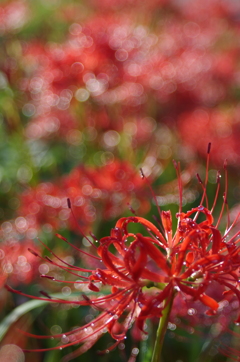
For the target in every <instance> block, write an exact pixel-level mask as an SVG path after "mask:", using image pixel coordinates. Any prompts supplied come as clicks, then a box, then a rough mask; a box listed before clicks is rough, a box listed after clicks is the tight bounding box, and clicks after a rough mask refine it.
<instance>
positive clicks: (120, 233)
mask: <svg viewBox="0 0 240 362" xmlns="http://www.w3.org/2000/svg"><path fill="white" fill-rule="evenodd" d="M175 166H176V170H177V174H178V181H179V189H180V206H179V212H178V214H177V215H176V218H177V229H176V232H175V233H173V230H172V215H171V212H170V211H160V210H159V215H160V218H161V220H160V221H159V228H157V227H156V226H155V225H154V224H153V223H151V222H150V221H148V220H147V219H145V218H142V217H138V216H132V217H123V218H120V219H119V220H118V221H117V223H116V225H115V227H114V228H113V229H112V231H111V234H110V236H107V237H103V238H102V239H100V240H99V242H98V243H99V244H98V243H96V242H94V241H93V242H92V241H91V240H90V239H88V238H87V240H88V242H89V244H90V247H91V248H92V250H95V252H96V254H97V255H94V254H88V257H89V258H94V260H95V263H96V264H97V267H95V268H94V270H91V269H84V268H81V267H77V266H73V265H70V264H68V263H66V262H64V261H63V260H61V258H59V257H58V256H57V255H56V254H55V253H54V252H52V251H51V250H50V249H49V248H47V249H48V250H49V251H50V253H51V254H52V255H53V257H54V258H53V259H50V258H49V257H46V259H47V261H48V262H49V263H50V264H53V265H55V266H58V267H60V268H61V269H63V270H66V271H68V273H69V275H72V276H76V275H77V276H78V280H77V281H74V280H71V278H70V279H68V280H65V281H63V280H58V279H56V278H55V277H53V276H51V275H45V274H44V275H42V277H43V278H47V279H50V280H55V281H57V282H63V283H66V284H67V285H71V284H74V286H75V287H76V288H77V289H80V290H81V286H84V285H85V286H87V287H88V289H89V290H91V291H93V292H96V293H100V296H99V297H96V298H89V297H87V296H86V295H84V294H83V299H82V300H77V301H73V300H69V301H65V300H61V299H56V298H51V297H50V296H49V295H48V294H46V293H44V295H45V298H38V297H33V296H29V295H27V296H28V297H30V298H36V299H43V300H50V301H51V302H56V303H67V304H72V305H74V304H77V305H85V306H86V305H88V306H91V307H92V308H93V309H95V310H97V311H99V315H98V316H97V317H96V318H95V319H93V320H91V322H89V323H87V324H85V325H84V326H82V327H79V328H76V329H74V330H72V331H70V332H67V333H63V334H58V335H55V336H54V337H55V338H61V341H62V342H61V343H60V345H58V346H56V347H53V348H49V349H43V351H46V350H50V349H62V348H65V347H68V346H71V345H75V344H79V343H81V344H82V346H81V347H79V348H78V349H77V350H76V351H75V352H73V353H71V354H70V355H69V356H67V357H66V359H65V360H66V361H68V360H69V359H71V358H75V357H76V356H78V355H80V354H82V353H83V352H85V351H86V350H87V349H89V348H90V347H91V346H92V345H93V344H94V343H95V342H96V340H98V339H99V338H100V337H101V335H102V333H104V332H105V331H106V329H107V330H108V332H109V333H110V335H111V336H112V338H113V339H114V340H115V341H116V342H115V343H114V344H113V346H112V347H111V348H108V350H111V349H112V348H114V347H115V346H116V345H118V344H119V343H123V341H124V339H125V338H126V333H127V331H128V329H129V327H130V326H131V325H132V324H133V323H135V324H136V326H137V328H138V329H139V331H141V332H142V333H146V331H145V321H146V319H148V318H152V317H158V318H160V317H161V316H162V314H163V312H164V309H165V308H167V307H170V305H171V304H172V302H173V300H174V298H175V296H176V295H178V297H179V298H181V299H182V300H183V301H184V300H188V301H189V300H192V301H199V302H201V303H202V304H203V305H204V306H205V312H206V314H207V315H209V316H211V315H216V314H217V313H218V310H219V309H220V308H219V306H220V303H222V302H223V301H224V300H234V299H237V300H238V302H240V290H239V272H240V267H239V265H240V253H239V251H240V249H239V241H240V239H239V234H240V233H239V231H237V232H235V233H234V232H233V230H234V227H235V225H236V224H237V221H238V218H239V215H237V217H236V218H235V220H234V221H233V223H232V224H231V225H230V224H227V228H226V231H225V233H224V234H223V235H221V233H220V231H219V229H218V226H219V223H220V221H221V218H222V214H223V211H224V208H225V206H226V203H227V201H226V200H227V199H226V197H227V195H226V189H225V192H224V202H223V205H222V210H221V213H220V216H219V218H218V220H217V222H216V223H214V218H213V216H212V213H213V210H214V208H215V204H216V201H217V198H218V194H219V189H220V184H219V177H218V184H217V191H216V196H215V200H214V202H213V205H212V208H211V209H210V207H209V205H208V198H207V195H206V187H207V177H208V176H206V180H205V183H202V182H201V184H202V187H203V196H202V199H201V203H200V206H198V207H196V208H193V209H192V210H190V211H187V212H183V211H182V201H181V200H182V184H181V176H180V168H179V165H178V164H175ZM207 173H208V171H207ZM147 183H148V182H147ZM226 184H227V181H226ZM154 198H155V197H154ZM155 201H156V200H155ZM203 204H206V207H205V206H203ZM68 206H69V207H70V208H71V204H70V201H69V202H68ZM200 215H203V216H204V219H203V221H199V222H198V218H200ZM133 224H137V225H138V226H140V225H141V227H142V228H143V229H142V231H141V233H140V232H137V233H136V232H134V231H131V228H133V230H134V227H132V225H133ZM57 236H58V237H59V238H60V239H63V240H64V241H66V242H67V243H69V241H68V240H67V239H65V238H64V237H63V236H61V235H59V234H57ZM69 244H70V245H72V244H71V243H69ZM74 248H75V249H77V247H76V246H74ZM77 250H78V251H79V252H80V253H85V252H84V251H83V250H81V249H77ZM30 252H31V253H32V254H33V255H35V256H37V257H39V258H41V259H44V258H42V257H41V256H40V255H39V254H38V253H37V252H36V251H34V250H32V249H30ZM79 272H80V273H82V272H84V273H87V274H88V276H86V274H84V276H82V278H81V277H79ZM81 279H82V280H81ZM218 285H219V286H220V288H221V289H223V293H222V295H221V297H220V299H219V296H218V297H213V295H214V289H216V288H218ZM107 286H108V287H109V286H110V287H111V293H110V294H108V295H105V296H104V295H103V294H102V293H101V290H104V289H105V287H107ZM8 289H9V290H10V291H14V292H16V293H18V294H20V295H26V294H24V293H22V292H20V291H16V290H13V289H12V288H11V287H8ZM83 290H84V289H83ZM238 311H239V307H238ZM238 314H239V313H238ZM235 322H236V323H240V315H238V316H237V318H236V321H235ZM28 335H29V336H32V337H37V338H43V339H44V338H52V336H35V335H32V334H28ZM36 351H40V349H37V350H36ZM228 353H229V351H228ZM232 353H233V351H232ZM232 353H231V354H232ZM235 353H236V354H237V353H239V351H235Z"/></svg>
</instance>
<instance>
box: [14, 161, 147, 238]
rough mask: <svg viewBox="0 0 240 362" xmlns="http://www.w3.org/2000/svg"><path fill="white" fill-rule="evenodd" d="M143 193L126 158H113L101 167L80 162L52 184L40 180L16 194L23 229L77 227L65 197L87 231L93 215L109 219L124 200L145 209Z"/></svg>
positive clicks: (119, 208)
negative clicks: (83, 164) (18, 197)
mask: <svg viewBox="0 0 240 362" xmlns="http://www.w3.org/2000/svg"><path fill="white" fill-rule="evenodd" d="M144 193H145V196H147V192H146V187H145V185H144V184H143V183H142V180H141V178H140V176H139V174H138V172H137V171H136V170H135V169H134V168H133V167H132V166H131V165H130V164H129V163H128V162H126V161H124V162H121V161H117V160H114V161H113V162H111V163H109V164H107V165H105V166H102V167H90V166H89V167H87V166H80V167H78V168H75V169H73V170H72V171H71V172H70V174H69V175H67V176H64V177H62V179H60V180H58V182H56V183H54V184H53V183H50V182H49V183H40V184H39V185H37V186H36V187H35V188H32V189H29V190H26V191H25V192H23V193H22V195H21V197H20V199H21V200H20V207H19V209H18V213H19V215H21V216H22V217H23V218H26V223H27V224H28V227H27V229H29V228H31V229H35V230H36V231H37V230H40V229H41V227H44V225H45V227H47V228H50V230H53V229H54V230H57V229H59V228H64V227H68V228H70V229H72V230H75V231H77V229H78V225H77V223H76V220H74V218H73V217H72V216H71V213H70V210H69V209H68V206H67V197H69V198H70V199H71V200H72V204H73V207H74V213H75V217H76V218H77V220H78V223H79V225H80V226H81V228H82V229H83V230H84V231H86V232H87V231H88V230H89V229H90V228H92V226H93V222H94V221H96V219H97V215H100V214H101V218H102V219H103V220H109V219H113V218H115V217H117V216H119V215H121V214H122V212H123V211H124V210H125V209H126V208H127V204H131V205H133V206H134V204H135V206H136V208H137V209H138V211H140V213H144V212H147V211H148V210H149V208H150V204H149V201H148V200H147V197H146V198H144V197H143V194H144ZM140 196H141V197H140ZM25 231H26V230H25ZM33 237H36V235H33Z"/></svg>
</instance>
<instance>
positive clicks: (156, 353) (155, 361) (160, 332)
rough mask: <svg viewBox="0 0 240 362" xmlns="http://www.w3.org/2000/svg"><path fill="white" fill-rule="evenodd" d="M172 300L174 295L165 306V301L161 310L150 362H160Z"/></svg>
mask: <svg viewBox="0 0 240 362" xmlns="http://www.w3.org/2000/svg"><path fill="white" fill-rule="evenodd" d="M173 299H174V295H173V296H172V297H171V300H170V302H168V303H167V305H166V301H165V308H164V309H163V313H162V317H161V318H160V320H159V325H158V329H157V334H156V339H155V345H154V349H153V355H152V360H151V362H160V357H161V352H162V346H163V340H164V336H165V333H166V330H167V326H168V319H169V315H170V312H171V309H172V304H173Z"/></svg>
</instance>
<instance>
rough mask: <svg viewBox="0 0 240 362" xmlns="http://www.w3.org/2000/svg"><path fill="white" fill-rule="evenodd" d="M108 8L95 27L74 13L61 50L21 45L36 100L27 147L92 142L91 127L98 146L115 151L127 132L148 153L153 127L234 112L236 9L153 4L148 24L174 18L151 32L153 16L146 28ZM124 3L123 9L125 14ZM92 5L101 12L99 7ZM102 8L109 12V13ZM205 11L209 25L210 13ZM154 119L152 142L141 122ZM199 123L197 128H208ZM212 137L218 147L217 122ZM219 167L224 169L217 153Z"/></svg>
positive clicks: (25, 80) (231, 126)
mask: <svg viewBox="0 0 240 362" xmlns="http://www.w3.org/2000/svg"><path fill="white" fill-rule="evenodd" d="M106 3H107V4H108V5H107V6H108V10H109V11H108V12H106V13H101V15H99V13H98V12H97V13H96V14H95V15H92V18H91V19H90V20H89V19H87V20H86V19H85V20H83V19H81V20H80V21H79V19H77V14H76V13H73V14H72V16H70V18H71V19H68V21H70V20H71V21H72V24H71V25H70V27H69V34H68V35H67V37H66V39H65V41H64V42H62V43H61V44H57V43H49V44H45V43H41V42H36V41H34V42H25V43H24V44H23V45H22V51H23V56H22V65H23V71H22V78H21V79H19V80H18V82H17V83H18V86H19V90H21V91H22V92H28V94H29V99H28V101H27V103H26V104H25V105H24V106H23V108H22V111H23V114H24V115H25V116H27V117H29V123H28V125H27V127H26V130H25V132H26V136H27V137H28V138H31V139H39V138H49V137H52V136H54V135H55V136H56V135H60V136H61V137H63V138H64V139H65V140H66V141H67V142H68V143H70V144H74V143H75V144H76V142H77V143H78V144H79V143H82V142H85V141H86V139H87V137H86V139H85V140H84V136H85V135H83V137H82V135H81V132H82V131H83V133H84V132H85V129H86V127H87V129H88V130H89V132H90V133H91V137H90V140H91V141H94V144H95V145H100V146H101V147H103V148H114V147H116V146H118V145H119V141H120V136H121V135H122V132H125V133H126V132H127V133H129V134H130V136H133V137H132V138H131V140H130V144H131V145H132V146H133V147H134V148H136V147H137V146H139V142H140V140H139V137H138V136H139V134H145V136H144V138H143V140H142V141H144V144H146V143H147V142H149V141H150V140H151V139H152V138H153V137H155V136H156V137H157V133H156V134H155V133H154V130H155V127H156V123H157V124H158V123H160V122H167V124H169V122H170V125H172V123H173V122H175V120H176V119H178V118H179V117H180V118H181V123H183V122H184V124H187V125H188V118H189V117H185V113H183V112H185V111H188V112H189V111H190V112H192V110H195V109H197V110H200V111H203V112H207V113H208V112H210V113H211V112H212V111H211V108H212V107H216V106H218V105H219V104H220V103H221V104H222V103H223V102H225V103H226V102H228V105H229V104H232V105H235V103H236V102H237V97H236V94H235V91H237V89H238V87H239V80H238V78H239V77H238V73H239V69H238V44H236V42H235V41H234V39H237V38H238V35H239V29H238V24H237V22H236V21H233V20H234V19H233V16H234V15H233V14H234V11H235V14H236V13H237V11H239V9H238V5H237V4H235V5H233V4H232V5H231V6H230V5H228V4H226V3H225V2H221V4H219V2H218V3H217V2H215V1H214V2H211V4H209V3H208V2H207V1H204V2H203V3H204V6H203V3H202V2H197V3H196V2H193V1H190V2H188V3H187V6H186V4H185V3H181V4H175V3H172V2H171V1H170V2H163V3H161V4H159V3H158V4H156V1H152V2H151V5H150V7H149V8H148V11H147V13H146V14H148V15H149V17H150V18H151V16H150V15H152V12H154V11H156V8H157V9H158V10H159V11H162V12H164V11H165V12H166V14H167V15H166V17H165V19H162V18H161V17H160V19H159V21H157V20H156V23H154V24H153V26H152V28H151V31H150V30H149V26H148V21H149V20H148V16H147V15H146V19H145V21H144V22H143V21H142V23H141V22H139V21H136V17H135V16H134V14H133V13H132V12H131V11H130V12H129V13H128V14H126V12H125V11H121V12H120V13H119V14H118V16H116V14H115V13H114V9H115V6H116V4H115V2H112V1H107V2H106ZM125 3H128V2H123V4H122V5H121V4H118V5H119V7H120V8H121V9H122V10H123V8H122V6H123V5H124V6H125V5H126V4H125ZM109 4H111V5H109ZM128 5H129V6H130V8H131V4H128ZM92 6H93V8H94V9H95V10H96V6H97V5H96V4H95V2H93V3H92ZM99 6H100V7H103V8H104V4H101V5H99ZM206 7H207V8H208V12H207V13H208V14H211V21H209V16H206V13H205V10H204V11H203V9H205V8H206ZM111 9H112V10H113V11H112V10H111ZM134 11H135V10H134ZM66 12H67V11H66ZM139 13H141V9H139ZM199 13H200V14H201V17H200V18H199ZM223 19H224V21H223ZM228 32H229V35H228ZM225 37H229V39H230V38H231V41H228V38H227V39H225ZM222 43H224V46H223V47H220V46H219V44H222ZM12 61H13V60H12ZM8 63H9V64H10V63H11V62H10V59H9V62H8ZM6 66H7V65H6ZM226 104H227V103H226ZM150 106H151V107H150ZM149 107H150V108H151V110H150V111H151V114H149ZM208 110H209V111H208ZM219 112H220V113H219V117H220V118H221V124H224V127H225V128H228V135H227V136H224V142H225V144H227V147H228V148H231V146H230V145H231V143H232V142H233V141H234V139H233V138H234V132H235V128H236V127H237V124H236V122H233V121H232V120H231V119H230V120H228V121H226V119H225V116H224V112H223V111H222V110H220V111H219ZM147 116H151V117H153V118H155V119H156V122H155V121H153V122H155V123H154V124H153V125H150V129H149V127H147V128H148V135H146V130H145V129H144V130H142V131H141V120H144V123H147V121H146V117H147ZM183 119H184V121H183ZM196 122H197V123H199V124H200V127H201V125H202V124H203V123H204V122H203V121H202V120H201V119H198V120H197V121H196V119H194V123H196ZM203 127H205V125H204V126H203ZM189 128H191V127H189ZM208 128H209V132H210V133H211V137H212V138H211V139H212V140H213V141H215V139H216V143H217V141H218V139H219V134H220V133H221V132H222V129H223V128H222V126H219V125H218V124H215V122H214V119H212V117H211V116H210V118H209V123H208ZM211 129H214V130H216V132H211ZM109 130H112V134H111V139H110V138H109V137H108V136H109V135H108V134H107V132H108V131H109ZM113 130H114V131H115V132H116V133H113ZM188 133H189V130H186V127H182V128H181V135H182V140H183V141H184V143H185V144H186V145H189V146H190V147H191V148H192V149H194V150H195V151H197V152H199V147H197V146H195V142H191V139H190V140H189V137H188ZM221 135H222V133H221ZM220 137H222V136H220ZM140 138H141V137H140ZM136 139H137V140H138V141H137V142H138V143H137V144H136ZM215 158H216V159H217V161H221V156H220V153H219V154H218V153H216V155H215ZM238 158H239V149H238V148H236V149H234V155H233V156H232V157H231V158H230V160H229V162H230V163H232V164H236V162H237V161H238Z"/></svg>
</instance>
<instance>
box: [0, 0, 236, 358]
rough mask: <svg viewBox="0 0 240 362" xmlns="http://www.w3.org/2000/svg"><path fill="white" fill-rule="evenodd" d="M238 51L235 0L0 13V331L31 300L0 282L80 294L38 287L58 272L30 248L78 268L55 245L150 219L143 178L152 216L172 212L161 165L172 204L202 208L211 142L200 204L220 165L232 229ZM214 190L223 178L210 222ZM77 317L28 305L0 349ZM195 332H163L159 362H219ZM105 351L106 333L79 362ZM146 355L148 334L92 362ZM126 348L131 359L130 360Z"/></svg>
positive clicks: (68, 252) (41, 4) (76, 4)
mask: <svg viewBox="0 0 240 362" xmlns="http://www.w3.org/2000/svg"><path fill="white" fill-rule="evenodd" d="M239 39H240V2H239V1H238V0H212V1H208V0H148V1H147V2H142V1H141V0H101V1H99V0H82V1H81V0H26V1H23V0H19V1H11V0H8V1H1V2H0V44H1V46H0V201H1V202H0V225H1V227H0V235H1V242H0V287H1V289H0V305H1V317H2V319H3V318H4V317H6V316H7V315H10V314H11V313H12V311H13V310H14V308H15V307H16V306H18V305H21V304H22V303H23V302H26V301H27V300H28V299H27V298H23V297H20V296H19V295H18V296H15V295H11V294H10V293H8V292H7V291H6V290H5V289H4V287H3V286H4V284H5V283H8V284H10V285H12V286H13V287H16V288H18V289H21V290H23V291H25V292H27V293H29V294H34V295H37V294H38V293H39V290H46V291H48V292H55V293H59V292H60V293H62V294H63V295H65V296H69V295H71V294H72V293H73V295H74V293H77V292H80V291H78V290H77V289H78V285H76V286H75V287H73V288H69V287H63V288H62V287H61V286H60V287H59V285H55V284H54V283H51V281H48V280H43V279H41V280H40V277H39V275H40V274H47V273H48V272H51V275H53V274H54V273H55V275H58V274H57V273H62V271H61V270H60V271H58V270H52V269H54V268H53V267H51V268H52V269H51V268H50V266H49V264H48V263H46V262H44V261H42V260H41V259H39V258H36V257H35V256H34V255H32V254H30V253H29V252H28V250H27V249H28V248H29V247H30V248H33V249H34V250H37V251H38V252H39V253H40V254H41V253H42V255H45V254H46V250H45V249H44V248H43V247H42V245H41V243H40V242H39V240H38V239H37V238H40V239H41V240H43V241H44V243H46V244H47V245H48V246H49V247H50V248H51V249H53V250H54V252H55V253H57V254H58V255H59V256H60V257H61V258H62V259H63V260H65V261H66V262H68V263H70V264H73V263H76V264H78V265H80V264H81V263H83V264H85V265H86V264H87V263H88V260H87V258H85V259H86V260H84V258H82V257H80V256H79V255H78V254H77V252H76V251H74V250H73V249H72V248H71V247H69V246H68V245H67V244H65V243H64V242H63V241H61V240H59V239H57V238H56V237H55V233H60V234H62V235H64V236H65V237H67V238H69V240H70V241H71V242H72V243H74V244H77V245H79V246H81V247H82V248H85V249H86V250H89V248H90V245H89V243H88V242H87V241H86V239H85V238H83V237H82V235H81V231H80V229H81V230H82V231H83V232H84V233H85V234H86V235H91V234H90V232H93V233H94V234H95V235H97V238H100V237H102V236H107V235H109V232H110V229H111V227H113V226H114V224H115V222H116V220H117V218H119V217H121V216H123V215H124V216H127V215H131V208H132V209H134V210H135V212H136V213H137V214H138V215H140V216H145V217H148V218H149V219H151V220H153V217H152V215H156V214H157V210H156V205H155V204H154V202H153V200H152V197H151V193H150V191H149V189H148V187H147V186H146V183H144V182H143V181H142V179H141V177H140V174H139V169H140V168H143V171H144V174H145V175H146V176H148V178H149V180H150V182H151V184H152V187H153V189H154V192H155V194H156V200H157V202H158V204H159V206H160V207H161V208H162V209H163V210H169V209H170V210H171V211H172V212H173V213H176V212H177V211H178V200H179V192H178V186H177V180H176V174H175V170H174V167H173V165H172V160H173V159H176V160H179V161H180V162H181V167H182V170H183V171H182V176H181V177H182V182H183V185H184V189H183V206H184V208H185V209H189V208H192V207H194V206H196V205H198V204H199V200H200V199H201V186H200V185H199V182H198V180H197V178H196V176H195V175H196V173H197V172H198V173H199V174H200V176H201V177H202V179H204V177H205V167H206V154H207V145H208V143H209V142H211V143H212V150H211V158H210V172H209V185H208V194H209V200H210V202H213V199H214V196H215V190H216V175H217V172H218V170H220V172H221V173H223V175H224V172H222V170H223V163H224V161H225V160H226V159H227V162H228V177H229V185H230V186H229V192H228V204H229V208H230V218H231V220H233V219H234V216H235V215H236V213H237V212H238V211H239V207H238V204H239V201H240V183H239V174H240V171H239V165H240V103H239V101H240V61H239V59H240V42H239ZM223 190H224V180H223V183H222V185H221V193H220V197H219V202H218V204H217V207H216V210H215V213H216V216H217V215H218V214H219V212H220V209H221V206H222V194H223ZM67 198H70V199H71V203H72V206H73V210H74V213H75V216H76V219H77V222H76V220H75V219H74V218H73V217H72V215H71V213H70V210H69V209H68V207H67ZM129 205H130V206H129ZM223 221H224V220H223ZM175 225H176V222H175ZM225 226H226V224H224V222H223V226H222V228H223V230H224V227H225ZM79 227H80V229H79ZM59 310H60V311H59ZM193 314H194V313H193ZM190 317H192V318H193V316H192V314H191V313H188V318H190ZM86 318H88V319H89V311H87V310H86V309H85V308H78V309H76V308H66V306H57V308H56V306H55V307H54V305H52V306H45V307H43V306H38V308H36V309H34V310H33V311H32V312H31V313H25V312H24V313H23V315H22V317H21V318H20V319H19V318H18V320H17V322H16V323H15V324H14V323H9V327H8V328H7V329H5V330H4V331H5V332H4V333H3V334H4V338H3V342H2V343H3V344H5V343H10V342H14V343H17V344H18V345H20V346H21V347H22V348H26V347H27V346H28V347H29V348H43V347H44V346H45V347H46V345H47V343H49V345H51V343H50V342H51V341H50V342H45V343H42V341H40V342H39V341H36V340H31V341H30V342H29V340H28V338H27V337H25V336H24V335H21V334H19V332H16V325H17V326H18V327H19V328H23V329H24V328H25V329H26V330H28V331H29V330H30V331H31V330H32V331H33V333H36V334H39V333H42V331H45V333H47V334H49V333H52V334H53V335H54V334H56V333H61V331H64V330H69V329H70V328H72V327H73V326H75V324H76V319H77V320H78V321H79V322H78V323H79V324H80V325H81V323H82V321H84V320H85V321H86ZM190 319H191V318H190ZM179 320H180V319H179ZM192 322H193V320H186V321H185V322H184V326H185V327H184V328H182V327H181V326H178V323H177V322H176V321H175V322H173V323H172V324H170V325H169V333H168V336H167V343H166V346H165V350H164V355H163V357H164V358H165V359H164V361H168V362H175V361H176V362H195V361H199V362H200V361H203V360H204V361H205V362H207V361H228V360H229V359H228V357H226V356H222V355H220V354H219V353H218V348H217V347H218V345H217V343H219V342H217V341H216V340H217V339H218V338H219V334H220V332H219V330H218V329H217V331H218V332H216V328H217V327H216V326H215V329H211V328H210V327H209V321H208V322H206V321H205V320H204V318H203V319H201V318H199V319H197V320H196V318H195V321H194V323H195V327H196V328H197V329H194V330H192V329H191V328H192V324H191V323H192ZM225 322H226V321H225ZM216 323H219V321H218V322H216ZM180 324H181V323H180ZM199 324H202V327H203V328H202V331H201V332H199V331H198V326H199ZM195 327H194V328H195ZM189 328H190V329H189ZM224 338H230V339H231V336H229V335H228V336H224ZM16 340H17V342H16ZM189 340H190V341H191V343H190V344H189ZM206 341H209V342H206ZM108 343H109V340H108V337H107V335H106V336H104V337H103V338H102V339H101V340H100V342H98V344H97V345H96V346H95V347H94V348H93V349H91V350H90V351H89V352H87V353H86V354H84V355H83V356H81V361H83V362H84V361H85V360H86V361H88V360H89V358H96V351H97V350H99V349H105V348H106V345H107V344H108ZM149 343H151V336H149V338H148V339H147V340H146V341H143V342H140V341H137V342H136V340H135V339H134V336H133V334H132V335H130V336H129V340H128V342H126V348H125V349H124V348H123V347H122V349H121V350H117V351H115V352H112V353H110V354H108V355H104V356H101V357H97V358H99V360H101V361H103V362H105V361H113V360H114V361H119V362H121V361H127V360H128V359H127V356H128V357H129V355H131V354H132V358H133V359H132V361H134V358H137V361H141V362H147V361H148V360H147V357H146V355H147V351H148V350H149ZM173 343H174V344H175V346H176V347H175V351H176V352H174V350H173V348H172V345H173ZM103 346H104V347H103ZM133 347H135V348H137V349H138V350H139V351H140V352H139V353H135V352H136V350H134V351H135V352H131V351H133V350H132V348H133ZM142 351H143V352H142ZM63 354H64V353H63V352H62V353H60V352H59V351H52V352H49V353H47V354H44V353H39V354H29V355H26V361H32V360H33V359H34V361H39V362H40V361H43V362H57V361H59V360H60V358H61V356H62V355H63ZM76 361H77V359H76Z"/></svg>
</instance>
